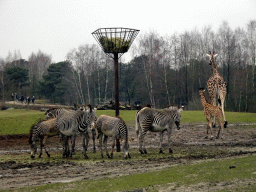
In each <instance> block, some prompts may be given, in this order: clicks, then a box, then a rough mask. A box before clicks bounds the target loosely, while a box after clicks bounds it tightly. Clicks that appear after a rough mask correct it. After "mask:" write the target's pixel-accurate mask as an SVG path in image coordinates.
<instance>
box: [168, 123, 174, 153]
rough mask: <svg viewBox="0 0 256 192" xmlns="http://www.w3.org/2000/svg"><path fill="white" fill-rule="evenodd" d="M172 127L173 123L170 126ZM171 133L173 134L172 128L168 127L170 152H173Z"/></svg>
mask: <svg viewBox="0 0 256 192" xmlns="http://www.w3.org/2000/svg"><path fill="white" fill-rule="evenodd" d="M170 127H172V125H171V126H170ZM171 134H172V128H169V129H168V133H167V136H168V144H169V153H173V151H172V149H171V139H170V138H171Z"/></svg>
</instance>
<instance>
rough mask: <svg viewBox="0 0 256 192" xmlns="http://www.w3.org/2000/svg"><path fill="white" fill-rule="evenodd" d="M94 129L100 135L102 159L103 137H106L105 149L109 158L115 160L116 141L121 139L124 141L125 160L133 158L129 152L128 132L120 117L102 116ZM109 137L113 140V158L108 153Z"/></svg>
mask: <svg viewBox="0 0 256 192" xmlns="http://www.w3.org/2000/svg"><path fill="white" fill-rule="evenodd" d="M93 128H96V129H97V131H98V135H99V144H100V150H101V157H102V158H103V152H102V136H103V135H104V147H105V150H106V155H107V156H108V158H111V159H112V158H113V150H114V146H115V140H116V139H117V138H121V140H122V149H123V152H124V158H125V159H127V158H131V156H130V154H129V152H128V148H129V145H128V130H127V126H126V124H125V122H124V121H123V120H122V119H121V118H120V117H110V116H107V115H101V116H100V117H99V118H98V120H97V121H96V124H95V126H93ZM108 137H112V138H113V143H112V152H111V156H110V155H109V154H108V151H107V140H108Z"/></svg>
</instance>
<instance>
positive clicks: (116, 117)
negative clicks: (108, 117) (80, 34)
mask: <svg viewBox="0 0 256 192" xmlns="http://www.w3.org/2000/svg"><path fill="white" fill-rule="evenodd" d="M116 118H118V119H120V120H121V121H122V122H123V123H125V121H124V120H123V119H122V117H120V116H119V115H118V116H117V117H116Z"/></svg>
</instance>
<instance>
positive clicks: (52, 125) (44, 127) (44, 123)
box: [29, 118, 58, 158]
mask: <svg viewBox="0 0 256 192" xmlns="http://www.w3.org/2000/svg"><path fill="white" fill-rule="evenodd" d="M57 134H58V129H57V127H56V118H52V119H49V120H40V121H39V122H37V123H35V124H33V125H32V126H31V129H30V136H29V144H30V149H31V158H35V154H36V151H37V146H36V142H37V141H38V139H39V141H40V154H39V158H41V156H42V149H43V147H44V149H45V153H46V154H47V156H48V157H50V154H49V153H48V149H47V147H46V145H45V143H46V139H47V137H49V136H54V135H57Z"/></svg>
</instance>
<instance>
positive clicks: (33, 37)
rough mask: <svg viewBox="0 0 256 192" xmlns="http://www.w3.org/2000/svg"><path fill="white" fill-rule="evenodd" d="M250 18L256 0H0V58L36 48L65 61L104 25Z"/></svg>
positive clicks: (238, 22)
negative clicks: (74, 49)
mask: <svg viewBox="0 0 256 192" xmlns="http://www.w3.org/2000/svg"><path fill="white" fill-rule="evenodd" d="M250 20H256V0H213V1H205V0H193V1H191V0H188V1H186V0H175V1H173V0H167V1H162V0H157V1H149V0H128V1H121V0H117V1H113V0H92V1H90V0H0V58H3V59H5V58H6V56H7V55H8V52H9V51H10V52H11V53H13V52H14V51H15V50H19V51H20V53H21V56H22V58H23V59H26V60H27V59H28V57H29V56H30V55H31V53H32V52H34V53H37V52H38V50H39V49H40V50H41V51H42V52H44V53H46V54H49V55H52V61H53V62H59V61H63V60H65V57H66V54H67V53H68V52H69V51H70V49H72V48H77V47H78V46H79V45H81V44H85V43H89V44H92V43H96V40H95V39H94V38H93V36H92V35H91V33H92V32H93V31H95V30H96V29H98V28H104V27H127V28H134V29H139V30H140V33H139V34H143V33H146V32H147V31H149V30H155V31H156V32H158V33H159V34H161V35H166V34H170V35H171V34H173V33H174V32H177V33H182V32H184V31H186V30H188V31H190V30H193V29H195V28H197V29H198V30H201V29H202V28H203V27H204V26H212V28H213V29H214V30H217V29H218V28H219V26H220V25H221V24H222V22H223V21H227V22H228V23H229V25H230V27H231V28H232V29H235V28H236V27H243V28H246V24H248V23H249V21H250ZM126 54H129V53H126ZM124 56H125V55H124Z"/></svg>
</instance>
